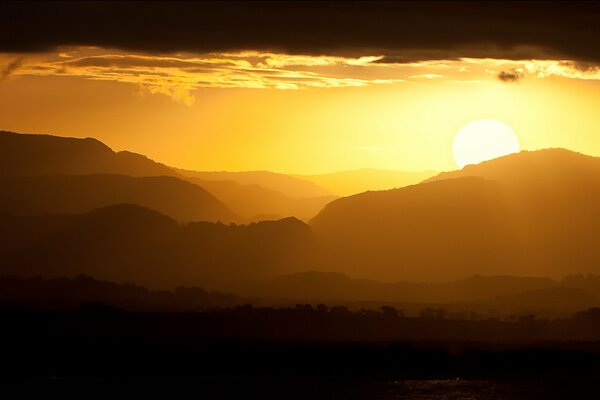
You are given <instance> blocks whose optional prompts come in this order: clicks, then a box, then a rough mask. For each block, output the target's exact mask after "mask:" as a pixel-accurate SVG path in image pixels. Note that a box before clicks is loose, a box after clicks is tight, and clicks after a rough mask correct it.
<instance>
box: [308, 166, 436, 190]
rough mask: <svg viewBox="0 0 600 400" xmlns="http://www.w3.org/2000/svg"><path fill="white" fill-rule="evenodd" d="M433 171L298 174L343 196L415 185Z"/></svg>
mask: <svg viewBox="0 0 600 400" xmlns="http://www.w3.org/2000/svg"><path fill="white" fill-rule="evenodd" d="M435 174H436V173H435V172H433V171H421V172H404V171H393V170H382V169H369V168H364V169H357V170H353V171H342V172H334V173H331V174H321V175H298V176H299V177H300V178H304V179H308V180H310V181H313V182H315V183H316V184H317V185H319V186H322V187H324V188H326V189H327V190H330V191H332V192H333V193H337V194H339V195H341V196H349V195H353V194H357V193H362V192H366V191H369V190H388V189H395V188H399V187H403V186H408V185H414V184H416V183H419V182H422V181H423V180H425V179H427V178H430V177H431V176H433V175H435Z"/></svg>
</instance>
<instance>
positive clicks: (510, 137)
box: [452, 120, 520, 168]
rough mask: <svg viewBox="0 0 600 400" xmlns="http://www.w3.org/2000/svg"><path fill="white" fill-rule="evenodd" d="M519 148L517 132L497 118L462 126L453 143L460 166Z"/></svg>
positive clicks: (517, 150) (453, 149)
mask: <svg viewBox="0 0 600 400" xmlns="http://www.w3.org/2000/svg"><path fill="white" fill-rule="evenodd" d="M519 150H520V146H519V141H518V139H517V136H516V135H515V132H514V131H513V130H512V129H511V128H510V127H509V126H508V125H506V124H505V123H503V122H500V121H495V120H477V121H472V122H469V123H468V124H466V125H465V126H463V127H462V128H460V130H459V131H458V133H457V134H456V136H455V137H454V142H453V143H452V153H453V155H454V160H455V161H456V165H458V167H459V168H463V167H464V166H465V165H469V164H478V163H480V162H482V161H486V160H491V159H493V158H497V157H501V156H504V155H507V154H511V153H517V152H519Z"/></svg>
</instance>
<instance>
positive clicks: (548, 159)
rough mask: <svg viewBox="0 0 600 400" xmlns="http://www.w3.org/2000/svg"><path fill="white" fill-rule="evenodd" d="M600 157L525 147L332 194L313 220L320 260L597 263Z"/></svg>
mask: <svg viewBox="0 0 600 400" xmlns="http://www.w3.org/2000/svg"><path fill="white" fill-rule="evenodd" d="M597 204H600V159H598V158H594V157H588V156H585V155H582V154H578V153H574V152H569V151H567V150H562V149H549V150H540V151H536V152H522V153H519V154H514V155H510V156H506V157H502V158H499V159H496V160H491V161H487V162H484V163H481V164H479V165H475V166H470V167H466V168H464V169H463V170H461V171H456V172H452V173H444V174H440V175H439V176H437V177H436V178H432V179H430V180H429V181H428V182H424V183H421V184H418V185H414V186H409V187H406V188H401V189H395V190H389V191H381V192H367V193H363V194H359V195H355V196H351V197H347V198H342V199H339V200H336V201H334V202H332V203H330V204H329V205H327V206H326V207H325V209H324V210H323V211H322V212H321V213H320V214H319V215H317V216H316V217H315V218H314V219H313V220H312V221H311V226H312V228H313V230H314V232H315V235H316V237H317V240H318V241H319V243H320V245H321V246H322V251H323V253H322V256H323V262H324V265H328V267H329V269H330V270H331V269H334V270H338V271H341V272H347V273H350V274H351V275H353V276H357V277H370V278H377V279H384V280H396V281H397V280H423V281H436V280H437V281H440V280H452V279H459V278H462V277H465V276H468V275H472V274H477V273H479V274H484V275H517V276H523V275H528V276H550V277H560V276H564V275H566V274H568V273H573V272H590V273H598V272H600V267H599V265H600V249H598V246H597V244H596V243H597V239H596V234H595V232H596V231H597V227H598V226H599V224H600V209H599V208H598V207H597Z"/></svg>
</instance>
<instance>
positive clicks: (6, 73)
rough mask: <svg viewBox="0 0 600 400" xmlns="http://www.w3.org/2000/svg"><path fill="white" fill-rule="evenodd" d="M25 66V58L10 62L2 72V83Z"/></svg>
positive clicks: (0, 75) (0, 78)
mask: <svg viewBox="0 0 600 400" xmlns="http://www.w3.org/2000/svg"><path fill="white" fill-rule="evenodd" d="M21 64H23V58H22V57H21V58H17V59H15V60H13V61H11V62H9V63H8V64H7V65H6V66H5V67H4V68H2V69H1V70H0V82H2V81H3V80H5V79H7V78H8V77H9V76H11V75H12V74H13V72H15V71H16V70H17V69H18V68H19V67H20V66H21Z"/></svg>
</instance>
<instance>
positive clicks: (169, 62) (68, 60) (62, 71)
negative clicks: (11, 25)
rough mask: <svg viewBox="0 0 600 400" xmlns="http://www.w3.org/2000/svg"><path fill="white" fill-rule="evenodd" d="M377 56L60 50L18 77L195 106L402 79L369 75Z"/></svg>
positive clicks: (41, 58) (43, 56)
mask: <svg viewBox="0 0 600 400" xmlns="http://www.w3.org/2000/svg"><path fill="white" fill-rule="evenodd" d="M378 58H379V57H377V56H372V57H358V58H351V57H327V56H321V57H314V56H312V57H309V56H293V55H283V54H273V53H259V52H241V53H211V54H202V55H198V54H180V55H169V56H152V55H147V54H128V53H124V52H118V51H110V50H106V49H98V48H61V49H59V50H58V51H56V52H50V53H44V54H41V53H40V54H38V55H37V56H36V57H32V58H31V59H30V60H28V63H27V66H25V67H23V68H21V69H20V70H19V71H18V74H19V75H24V76H45V77H61V76H69V77H79V78H82V79H90V80H97V81H115V82H122V83H129V84H134V85H136V86H137V87H138V88H139V89H140V90H139V94H140V95H141V96H145V95H149V94H162V95H166V96H169V97H170V98H172V99H173V100H175V101H177V102H180V103H182V104H186V105H192V104H193V103H194V101H195V98H194V95H193V93H192V92H193V91H194V90H196V89H198V88H215V87H218V88H252V89H278V90H301V89H307V88H347V87H365V86H369V85H386V84H394V83H398V82H403V81H404V80H403V79H401V78H399V77H398V76H390V75H389V74H387V75H386V74H383V75H381V74H379V75H377V74H375V75H374V76H370V74H369V73H366V71H365V68H366V67H367V66H369V65H370V63H371V62H373V61H375V60H377V59H378ZM340 68H341V69H344V68H350V69H352V70H347V69H344V70H343V73H340V72H339V69H340ZM12 70H13V71H14V68H13V69H12ZM392 75H394V74H392ZM396 75H397V74H396Z"/></svg>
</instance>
